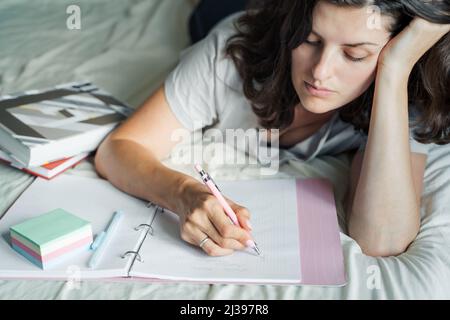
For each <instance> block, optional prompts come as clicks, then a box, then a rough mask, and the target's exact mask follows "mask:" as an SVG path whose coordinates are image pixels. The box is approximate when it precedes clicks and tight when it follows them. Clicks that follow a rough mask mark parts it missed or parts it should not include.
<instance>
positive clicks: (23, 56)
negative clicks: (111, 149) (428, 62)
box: [0, 0, 450, 299]
mask: <svg viewBox="0 0 450 320" xmlns="http://www.w3.org/2000/svg"><path fill="white" fill-rule="evenodd" d="M77 3H78V4H81V17H82V20H81V21H82V24H81V30H68V29H67V28H66V19H67V17H68V15H67V14H66V7H67V5H69V4H71V3H70V1H60V0H58V1H56V0H54V1H50V0H36V1H33V2H26V1H24V0H23V1H22V0H21V1H17V0H4V1H1V2H0V90H1V93H2V94H6V93H13V92H18V91H22V90H27V89H32V88H43V87H48V86H52V85H55V84H58V83H63V82H67V81H75V80H89V81H92V82H94V83H96V84H97V85H98V86H100V87H102V88H104V89H106V90H108V91H109V92H111V93H112V94H114V95H115V96H116V97H118V98H119V99H122V100H123V101H125V102H127V103H128V104H130V105H131V106H132V107H137V106H139V105H140V104H141V103H142V102H143V101H144V100H145V99H146V98H147V97H148V96H149V95H150V94H151V92H152V91H153V90H154V89H155V88H157V87H158V86H159V85H160V84H161V83H162V81H163V80H164V77H165V76H166V75H167V73H168V72H169V71H170V70H171V68H173V66H174V65H175V64H176V61H177V59H178V55H179V53H180V51H181V50H182V49H183V48H185V47H186V46H187V45H188V43H189V39H188V34H187V28H186V23H187V19H188V17H189V14H190V12H191V10H192V3H191V1H187V0H145V1H144V0H142V1H139V0H135V1H121V0H113V1H111V0H108V1H106V0H105V1H103V0H96V1H87V0H85V1H77ZM350 159H351V156H350V154H342V155H339V156H337V157H320V158H317V159H314V160H312V161H310V162H304V161H301V160H291V161H289V162H287V163H285V164H283V165H282V166H281V168H280V171H279V173H278V174H277V175H276V176H270V177H261V176H259V175H258V170H255V169H254V168H252V167H250V166H246V165H240V166H234V167H230V166H225V165H221V164H218V163H214V162H212V163H209V166H208V167H207V169H209V171H210V173H211V174H212V175H214V176H215V177H216V178H217V179H230V180H233V179H251V178H280V177H289V176H296V177H326V178H328V179H330V180H331V181H332V182H333V184H334V186H335V196H336V202H337V209H338V215H339V222H340V225H341V227H342V230H345V223H344V219H343V217H344V212H343V210H342V200H343V198H344V196H345V192H346V190H347V187H348V183H349V181H348V176H349V166H350ZM165 163H166V165H168V166H170V167H172V168H174V169H177V170H180V171H183V172H185V173H188V174H192V175H194V174H195V173H194V172H193V171H192V169H191V168H190V167H189V166H184V165H177V164H176V163H174V161H172V159H171V158H169V159H166V160H165ZM65 174H75V175H85V176H95V175H96V174H95V171H94V167H93V165H92V158H90V159H89V160H87V161H84V162H82V163H81V164H80V165H78V166H77V167H76V168H75V169H72V170H69V171H68V172H67V173H65ZM32 180H33V178H32V177H31V176H29V175H27V174H25V173H23V172H21V171H19V170H15V169H13V168H10V167H8V166H6V165H3V164H1V165H0V215H2V214H3V213H4V212H5V211H6V210H7V208H8V207H9V206H10V205H11V204H12V203H13V202H14V200H15V199H16V198H17V197H18V196H19V195H20V193H21V192H22V191H23V190H24V189H25V188H26V187H27V186H28V185H29V184H30V183H31V182H32ZM449 181H450V145H449V146H445V147H434V148H432V149H431V153H430V155H429V158H428V163H427V167H426V172H425V184H424V191H423V195H422V207H421V219H422V223H421V229H420V232H419V235H418V236H417V238H416V240H415V241H414V242H413V244H412V245H411V246H410V248H409V249H408V251H407V252H406V253H404V254H402V255H400V256H398V257H389V258H373V257H368V256H365V255H364V254H362V252H361V249H360V247H359V246H358V244H357V243H356V242H355V241H354V240H353V239H351V238H350V237H348V236H347V235H346V234H345V233H344V232H341V243H342V247H343V250H344V260H345V268H346V273H347V278H348V284H347V285H346V286H345V287H328V288H325V287H311V286H291V285H288V286H277V285H223V284H221V285H207V284H192V283H148V282H129V281H81V282H77V281H76V282H73V281H46V280H32V281H29V280H0V299H410V298H417V299H427V298H441V299H442V298H443V299H449V298H450V183H449ZM0 257H1V253H0Z"/></svg>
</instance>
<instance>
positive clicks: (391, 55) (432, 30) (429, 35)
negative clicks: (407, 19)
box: [379, 17, 450, 75]
mask: <svg viewBox="0 0 450 320" xmlns="http://www.w3.org/2000/svg"><path fill="white" fill-rule="evenodd" d="M449 31H450V24H436V23H431V22H429V21H427V20H425V19H422V18H419V17H416V18H414V19H413V20H412V21H411V23H410V24H409V25H408V26H407V27H405V29H403V30H402V31H401V32H400V33H399V34H398V35H397V36H395V37H394V38H392V39H391V40H390V41H389V42H388V43H387V44H386V45H385V47H384V48H383V50H382V52H381V54H380V57H379V66H381V67H382V68H393V69H394V70H396V71H397V72H398V71H400V72H401V71H404V72H406V73H407V74H408V75H409V73H410V72H411V70H412V68H413V67H414V65H415V64H416V63H417V61H419V59H420V58H421V57H422V56H423V55H424V54H425V53H426V52H427V51H428V50H429V49H431V47H433V46H434V45H435V44H436V43H437V42H438V41H439V39H441V38H442V37H443V36H444V35H445V34H447V33H448V32H449ZM399 68H400V69H399Z"/></svg>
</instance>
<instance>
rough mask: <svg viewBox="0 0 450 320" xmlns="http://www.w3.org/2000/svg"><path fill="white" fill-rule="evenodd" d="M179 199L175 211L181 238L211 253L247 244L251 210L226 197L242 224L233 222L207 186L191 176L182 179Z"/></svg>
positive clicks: (216, 254)
mask: <svg viewBox="0 0 450 320" xmlns="http://www.w3.org/2000/svg"><path fill="white" fill-rule="evenodd" d="M179 199H180V200H181V201H180V203H179V206H178V212H177V214H178V215H179V217H180V234H181V238H182V239H183V240H184V241H186V242H188V243H190V244H192V245H194V246H199V245H200V243H201V242H202V240H204V239H205V238H206V237H209V240H207V241H206V242H204V244H203V245H202V249H203V250H204V251H205V252H206V253H207V254H208V255H210V256H224V255H229V254H232V253H233V252H234V250H243V249H245V248H246V247H247V244H246V243H248V241H249V240H252V237H251V235H250V231H251V226H250V223H249V220H250V212H249V211H248V210H247V209H246V208H244V207H242V206H240V205H238V204H236V203H234V202H233V201H231V200H229V199H227V198H225V199H226V200H227V201H228V203H229V204H230V206H231V208H232V209H233V211H234V212H235V213H236V216H237V217H238V220H239V224H240V225H241V227H239V226H236V225H234V224H233V223H232V222H231V219H230V218H229V217H228V216H227V214H226V213H225V211H224V209H223V207H222V206H221V204H220V202H219V201H218V200H217V198H216V197H214V195H213V194H212V193H211V192H210V190H209V189H208V187H207V186H205V185H204V184H203V183H201V182H199V181H197V180H195V179H194V178H192V179H189V180H187V181H185V182H184V183H183V185H182V187H181V196H180V198H179Z"/></svg>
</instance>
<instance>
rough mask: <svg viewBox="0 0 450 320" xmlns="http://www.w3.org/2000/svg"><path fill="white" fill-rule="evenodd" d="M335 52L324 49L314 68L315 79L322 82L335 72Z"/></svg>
mask: <svg viewBox="0 0 450 320" xmlns="http://www.w3.org/2000/svg"><path fill="white" fill-rule="evenodd" d="M332 69H333V53H332V52H331V50H327V49H323V50H322V51H321V52H320V55H319V57H318V59H317V62H316V63H315V65H314V66H313V68H312V76H313V77H314V80H319V81H321V82H323V81H325V80H327V79H329V78H330V77H331V75H332V72H333V70H332Z"/></svg>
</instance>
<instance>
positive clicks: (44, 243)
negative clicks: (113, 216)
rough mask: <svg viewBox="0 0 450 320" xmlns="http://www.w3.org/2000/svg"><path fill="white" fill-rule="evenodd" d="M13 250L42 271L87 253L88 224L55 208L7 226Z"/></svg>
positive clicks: (90, 239) (89, 233)
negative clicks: (85, 251) (81, 252)
mask: <svg viewBox="0 0 450 320" xmlns="http://www.w3.org/2000/svg"><path fill="white" fill-rule="evenodd" d="M10 233H11V244H12V247H13V249H14V250H16V251H17V252H19V253H20V254H21V255H23V256H24V257H25V258H27V259H28V260H30V261H31V262H33V263H34V264H35V265H37V266H39V267H40V268H42V269H47V268H50V267H52V266H53V265H56V264H57V263H59V262H61V261H63V260H65V259H66V258H68V257H69V256H73V255H74V254H76V253H78V252H80V251H83V250H88V249H89V246H90V244H91V243H92V227H91V224H90V223H89V222H88V221H86V220H83V219H81V218H79V217H77V216H75V215H73V214H71V213H69V212H67V211H65V210H63V209H55V210H53V211H50V212H47V213H44V214H42V215H39V216H37V217H35V218H31V219H28V220H26V221H24V222H22V223H20V224H17V225H15V226H12V227H10Z"/></svg>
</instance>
